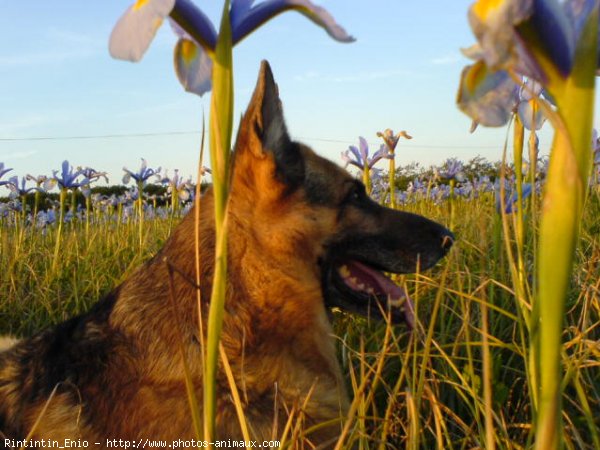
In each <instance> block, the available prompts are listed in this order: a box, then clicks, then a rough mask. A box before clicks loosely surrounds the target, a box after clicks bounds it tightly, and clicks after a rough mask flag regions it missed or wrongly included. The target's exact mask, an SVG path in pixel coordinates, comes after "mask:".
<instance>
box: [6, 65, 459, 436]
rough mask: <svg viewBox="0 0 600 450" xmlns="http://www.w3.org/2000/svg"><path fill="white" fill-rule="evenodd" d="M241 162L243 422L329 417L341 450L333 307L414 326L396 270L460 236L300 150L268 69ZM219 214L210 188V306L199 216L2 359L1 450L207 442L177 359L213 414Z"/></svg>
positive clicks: (233, 422) (220, 427) (233, 354)
mask: <svg viewBox="0 0 600 450" xmlns="http://www.w3.org/2000/svg"><path fill="white" fill-rule="evenodd" d="M233 154H234V156H233V158H234V159H233V161H234V162H233V168H232V176H231V185H230V200H229V201H230V203H229V208H228V222H229V224H228V226H229V228H228V230H229V231H228V233H229V244H228V262H227V265H228V287H227V294H226V304H225V315H224V319H223V329H222V335H221V342H222V345H223V348H224V350H225V354H226V356H227V359H228V361H229V364H230V366H231V370H232V373H233V376H234V378H235V382H236V385H237V386H238V389H239V392H240V397H241V399H242V403H243V408H244V410H243V412H244V416H245V419H246V421H247V423H248V426H249V429H250V433H251V435H252V438H254V439H257V441H260V440H266V439H273V438H277V437H278V436H280V435H281V433H282V431H283V429H284V427H285V425H286V422H287V420H288V417H289V414H291V413H295V414H298V416H297V417H302V418H303V419H302V420H303V424H304V425H303V426H304V427H305V428H306V429H308V428H309V427H311V426H313V425H315V424H319V423H322V422H328V423H329V424H330V425H329V426H322V427H317V430H318V431H315V432H314V433H311V434H309V435H307V439H309V440H310V441H311V445H316V446H320V447H321V448H323V447H327V446H329V445H331V443H332V442H335V440H336V437H337V436H339V434H340V430H341V423H342V419H343V418H344V417H345V415H346V413H347V410H348V407H349V399H348V394H347V392H346V389H345V387H344V382H343V377H342V373H341V369H340V366H339V364H338V361H337V357H336V350H335V341H334V336H333V332H332V327H331V323H330V320H329V317H330V316H329V314H328V308H332V307H337V308H340V309H342V310H346V311H350V312H353V313H359V314H364V315H368V316H371V317H379V318H381V317H384V316H386V317H391V320H392V321H393V322H394V323H396V322H403V321H406V322H408V323H409V325H411V324H412V322H413V320H414V316H413V310H412V305H411V303H410V300H409V299H408V298H407V297H406V296H405V294H404V292H403V291H402V289H401V288H399V287H398V286H396V284H394V283H393V282H392V281H391V280H390V279H389V278H387V277H386V276H385V275H383V273H382V271H385V272H393V273H410V272H414V271H415V270H416V269H417V267H419V268H420V269H426V268H429V267H431V266H432V265H434V264H435V263H436V262H437V261H438V260H439V259H440V258H441V257H443V256H444V255H445V254H446V253H447V251H448V250H449V248H450V247H451V245H452V242H453V235H452V233H451V232H449V231H448V230H447V229H445V228H444V227H443V226H441V225H439V224H437V223H434V222H432V221H430V220H428V219H425V218H423V217H421V216H418V215H414V214H409V213H406V212H400V211H397V210H392V209H387V208H384V207H382V206H380V205H379V204H377V203H375V202H374V201H372V200H371V199H370V198H369V197H368V196H367V194H366V193H365V187H364V185H363V184H362V183H361V182H360V181H358V180H357V179H356V178H354V177H353V176H351V175H350V174H348V173H347V172H346V171H345V170H344V169H342V168H341V167H339V166H337V165H336V164H334V163H332V162H330V161H327V160H325V159H323V158H322V157H320V156H318V155H317V154H315V153H314V152H313V151H312V150H311V149H310V148H308V147H307V146H305V145H303V144H300V143H298V142H294V141H292V140H291V139H290V137H289V135H288V133H287V130H286V126H285V123H284V118H283V112H282V106H281V101H280V99H279V94H278V88H277V85H276V84H275V81H274V79H273V75H272V72H271V69H270V67H269V65H268V63H267V62H263V63H262V65H261V69H260V74H259V77H258V82H257V85H256V88H255V91H254V94H253V97H252V99H251V102H250V105H249V106H248V109H247V111H246V112H245V114H244V115H243V117H242V119H241V123H240V127H239V131H238V136H237V141H236V145H235V151H234V153H233ZM196 207H198V205H196ZM212 211H213V198H212V193H211V190H210V189H209V190H208V191H207V192H206V193H205V194H204V195H203V196H202V198H201V214H200V221H199V222H198V226H199V235H200V240H199V242H200V244H199V246H200V249H199V253H200V261H201V270H200V272H201V275H200V280H201V283H200V285H201V287H200V292H201V299H202V300H201V301H200V305H199V304H198V302H197V288H196V286H195V285H194V283H191V282H190V281H189V280H193V279H194V278H195V274H196V269H195V245H194V242H195V241H194V236H195V227H196V226H197V225H196V223H197V222H196V221H195V218H194V216H195V214H194V213H193V212H192V213H190V214H188V215H187V216H186V217H185V218H184V219H183V221H182V222H181V224H180V225H179V226H178V227H177V228H176V229H175V230H174V232H173V234H172V236H171V237H170V238H169V240H168V241H167V242H166V244H165V245H164V247H163V248H162V250H161V251H160V252H159V253H158V254H157V255H156V256H155V257H154V258H153V259H151V260H150V261H148V262H147V263H145V264H144V265H143V266H142V267H140V268H139V269H137V271H136V272H135V273H134V274H133V275H132V276H131V277H130V278H129V279H127V280H126V281H124V282H123V283H122V284H121V285H119V286H118V287H116V288H115V289H114V290H113V291H112V292H111V293H109V294H108V295H107V296H106V297H104V298H103V299H102V300H101V301H99V302H98V303H96V304H95V305H94V306H93V307H92V308H91V310H90V311H89V312H87V313H85V314H83V315H80V316H77V317H74V318H72V319H70V320H67V321H66V322H64V323H61V324H59V325H57V326H54V327H51V328H49V329H47V330H46V331H42V332H40V333H39V334H37V335H34V336H33V337H30V338H28V339H23V340H21V341H18V342H16V343H12V345H11V346H10V347H9V348H8V349H5V350H4V351H3V352H2V353H0V448H2V447H3V446H4V447H6V448H14V447H15V446H21V445H22V442H17V441H22V440H23V439H24V438H26V437H29V438H31V439H34V440H37V442H38V443H39V442H40V441H41V440H42V439H45V440H47V441H46V442H49V441H57V442H59V443H61V444H62V443H63V442H64V441H65V439H67V440H69V439H71V440H79V441H78V442H83V440H85V441H87V442H88V445H89V446H91V447H94V446H95V447H100V448H102V447H110V446H111V444H110V442H109V440H113V439H117V440H118V439H124V440H129V442H130V443H131V442H133V441H136V442H141V440H143V439H156V440H159V439H161V440H167V441H177V440H180V439H191V438H194V436H195V434H194V429H193V425H192V420H191V414H190V412H189V407H188V399H187V395H186V387H185V380H184V364H183V362H182V361H183V358H182V356H181V354H180V353H179V349H180V347H181V346H182V347H183V352H182V354H183V356H184V357H185V358H186V360H187V364H188V366H189V373H190V375H191V379H192V381H193V384H194V386H195V387H196V391H197V392H196V395H197V397H198V398H199V399H200V401H199V403H200V404H201V403H202V401H201V398H202V389H201V387H202V364H201V361H202V351H203V350H202V348H201V342H202V341H203V340H202V339H201V336H200V332H199V329H200V327H199V324H198V317H199V316H201V317H204V318H206V317H207V316H208V303H209V301H208V299H209V298H210V293H211V284H212V277H213V259H214V248H215V233H214V219H213V213H212ZM173 267H174V268H176V270H175V271H173ZM170 305H171V306H170ZM199 311H200V312H201V313H202V314H199ZM175 313H176V314H175ZM174 314H175V315H176V317H177V319H175V317H174ZM203 322H204V328H203V329H204V330H205V329H206V322H205V321H203ZM217 387H218V389H219V390H218V392H219V394H218V397H217V417H216V421H217V436H218V438H219V439H237V440H241V439H243V438H242V432H241V427H240V425H239V420H238V416H237V414H236V410H235V406H234V403H233V401H232V398H231V394H230V393H231V390H230V386H229V384H228V381H227V378H226V374H225V372H224V370H223V368H222V367H221V368H220V369H219V372H218V375H217ZM331 424H334V425H331ZM48 440H49V441H48ZM112 442H114V441H112ZM94 444H95V445H94ZM112 446H114V445H112Z"/></svg>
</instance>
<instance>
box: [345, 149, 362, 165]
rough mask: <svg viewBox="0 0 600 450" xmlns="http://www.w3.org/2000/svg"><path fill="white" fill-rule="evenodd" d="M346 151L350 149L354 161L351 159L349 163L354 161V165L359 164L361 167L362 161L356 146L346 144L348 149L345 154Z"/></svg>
mask: <svg viewBox="0 0 600 450" xmlns="http://www.w3.org/2000/svg"><path fill="white" fill-rule="evenodd" d="M348 151H350V152H351V153H352V154H353V155H354V161H352V160H351V161H350V163H352V162H354V163H355V165H360V167H361V168H362V165H363V163H364V161H363V159H362V158H361V156H360V152H359V151H358V148H356V147H355V146H354V145H350V146H348V150H346V154H347V152H348Z"/></svg>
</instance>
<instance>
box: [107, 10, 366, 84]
mask: <svg viewBox="0 0 600 450" xmlns="http://www.w3.org/2000/svg"><path fill="white" fill-rule="evenodd" d="M286 11H297V12H299V13H301V14H303V15H304V16H306V17H307V18H308V19H310V20H312V21H313V22H314V23H316V24H317V25H319V26H320V27H322V28H324V29H325V31H326V32H327V33H328V34H329V35H330V36H331V37H332V38H333V39H335V40H337V41H340V42H352V41H354V38H353V37H352V36H350V35H349V34H348V33H346V31H345V30H344V29H343V28H342V27H340V26H339V25H338V24H337V23H336V22H335V20H334V19H333V17H332V16H331V15H330V14H329V13H328V12H327V11H326V10H325V9H324V8H321V7H320V6H317V5H315V4H313V3H312V2H311V1H309V0H265V1H262V2H259V3H257V4H254V0H232V2H231V9H230V23H231V31H232V40H233V44H234V45H235V44H237V43H238V42H240V41H241V40H243V39H244V38H245V37H246V36H248V35H249V34H250V33H252V32H253V31H254V30H255V29H257V28H258V27H260V26H261V25H262V24H263V23H265V22H267V21H268V20H270V19H272V18H273V17H275V16H277V15H279V14H280V13H282V12H286ZM168 17H170V19H171V23H172V24H173V29H174V31H175V33H176V34H177V35H178V37H179V40H178V42H177V44H176V45H175V58H174V61H175V71H176V73H177V77H178V79H179V81H180V82H181V84H182V85H183V87H184V89H185V90H186V91H189V92H194V93H196V94H198V95H202V94H204V93H205V92H208V91H209V90H210V89H211V74H212V59H211V57H212V55H214V52H215V47H216V43H217V32H216V30H215V27H214V25H213V24H212V22H211V21H210V19H209V18H208V17H207V16H206V15H205V14H204V13H203V12H202V11H201V10H200V9H198V8H197V7H196V5H194V4H193V3H192V2H191V1H190V0H138V1H137V2H136V3H135V4H133V5H132V6H130V7H129V8H128V9H127V10H126V11H125V13H124V14H123V16H121V18H120V19H119V21H118V22H117V24H116V25H115V28H114V29H113V31H112V34H111V36H110V42H109V51H110V54H111V55H112V56H113V57H114V58H117V59H124V60H129V61H139V60H140V59H141V58H142V56H143V55H144V53H145V51H146V50H147V49H148V47H149V46H150V43H151V42H152V39H153V38H154V36H155V34H156V31H157V30H158V28H159V27H160V26H161V24H162V23H163V21H164V20H165V19H166V18H168Z"/></svg>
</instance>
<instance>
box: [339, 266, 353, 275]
mask: <svg viewBox="0 0 600 450" xmlns="http://www.w3.org/2000/svg"><path fill="white" fill-rule="evenodd" d="M339 272H340V275H341V276H343V277H344V278H346V277H348V276H350V269H348V266H346V265H343V266H342V267H340V268H339Z"/></svg>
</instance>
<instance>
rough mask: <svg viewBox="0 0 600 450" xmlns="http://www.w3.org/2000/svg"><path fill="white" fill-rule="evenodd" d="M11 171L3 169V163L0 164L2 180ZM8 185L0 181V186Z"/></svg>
mask: <svg viewBox="0 0 600 450" xmlns="http://www.w3.org/2000/svg"><path fill="white" fill-rule="evenodd" d="M11 170H12V169H5V168H4V163H2V162H0V178H2V177H3V176H4V175H5V174H6V173H8V172H10V171H11ZM6 183H8V182H7V181H0V186H2V185H4V184H6Z"/></svg>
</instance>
